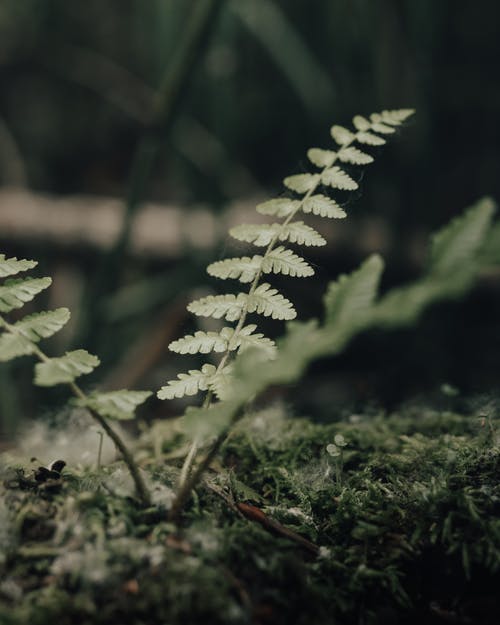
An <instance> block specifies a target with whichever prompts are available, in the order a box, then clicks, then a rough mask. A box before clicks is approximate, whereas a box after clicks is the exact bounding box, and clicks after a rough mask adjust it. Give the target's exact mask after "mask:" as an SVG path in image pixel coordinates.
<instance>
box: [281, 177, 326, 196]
mask: <svg viewBox="0 0 500 625" xmlns="http://www.w3.org/2000/svg"><path fill="white" fill-rule="evenodd" d="M319 181H320V176H319V174H295V175H294V176H288V177H287V178H285V179H284V180H283V184H284V185H285V187H287V188H288V189H290V190H292V191H295V193H299V194H301V195H302V194H304V193H308V192H309V191H312V190H313V189H315V188H316V187H317V186H318V183H319Z"/></svg>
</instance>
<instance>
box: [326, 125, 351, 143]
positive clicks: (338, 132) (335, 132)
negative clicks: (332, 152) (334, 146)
mask: <svg viewBox="0 0 500 625" xmlns="http://www.w3.org/2000/svg"><path fill="white" fill-rule="evenodd" d="M330 134H331V135H332V139H333V140H334V141H335V143H338V144H339V145H346V144H348V143H352V142H353V141H354V139H355V138H356V137H355V135H354V134H353V133H352V132H351V131H350V130H348V129H347V128H344V127H343V126H337V125H335V126H332V127H331V129H330Z"/></svg>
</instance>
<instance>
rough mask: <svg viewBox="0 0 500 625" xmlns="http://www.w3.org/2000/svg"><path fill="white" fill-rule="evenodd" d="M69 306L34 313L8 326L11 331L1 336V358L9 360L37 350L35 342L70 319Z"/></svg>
mask: <svg viewBox="0 0 500 625" xmlns="http://www.w3.org/2000/svg"><path fill="white" fill-rule="evenodd" d="M69 317H70V312H69V310H68V309H67V308H58V309H57V310H52V311H46V312H40V313H34V314H33V315H29V316H27V317H24V319H21V321H18V322H17V323H14V324H13V325H10V326H7V327H8V329H9V331H8V332H4V333H3V334H2V335H1V336H0V360H1V361H3V362H7V361H8V360H12V359H13V358H17V357H18V356H27V355H28V354H32V353H33V352H34V351H35V348H34V343H38V341H40V340H41V339H43V338H48V337H49V336H52V335H53V334H55V333H56V332H58V331H59V330H60V329H61V328H62V327H63V326H64V325H65V324H66V323H67V321H68V320H69Z"/></svg>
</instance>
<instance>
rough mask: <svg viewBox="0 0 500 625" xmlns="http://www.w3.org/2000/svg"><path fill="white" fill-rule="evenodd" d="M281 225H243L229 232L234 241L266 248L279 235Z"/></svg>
mask: <svg viewBox="0 0 500 625" xmlns="http://www.w3.org/2000/svg"><path fill="white" fill-rule="evenodd" d="M280 229H281V224H241V225H239V226H235V227H234V228H231V230H229V234H230V235H231V236H232V237H233V239H237V240H238V241H243V242H245V243H253V244H254V245H257V247H266V246H267V245H269V243H270V242H271V241H272V240H273V239H274V237H275V236H276V235H277V234H279V231H280Z"/></svg>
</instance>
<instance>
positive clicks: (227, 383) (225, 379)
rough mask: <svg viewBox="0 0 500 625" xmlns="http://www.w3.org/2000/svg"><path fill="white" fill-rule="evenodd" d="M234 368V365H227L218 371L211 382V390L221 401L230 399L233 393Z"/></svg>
mask: <svg viewBox="0 0 500 625" xmlns="http://www.w3.org/2000/svg"><path fill="white" fill-rule="evenodd" d="M232 370H233V367H232V365H227V366H226V367H224V368H223V369H221V370H220V371H217V372H216V373H215V374H214V376H213V377H212V379H211V380H210V382H209V388H210V390H211V391H212V392H213V393H214V394H215V396H216V397H217V399H220V400H221V401H224V400H226V399H228V398H229V396H230V394H231V382H232V379H233V378H232V375H231V371H232Z"/></svg>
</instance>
